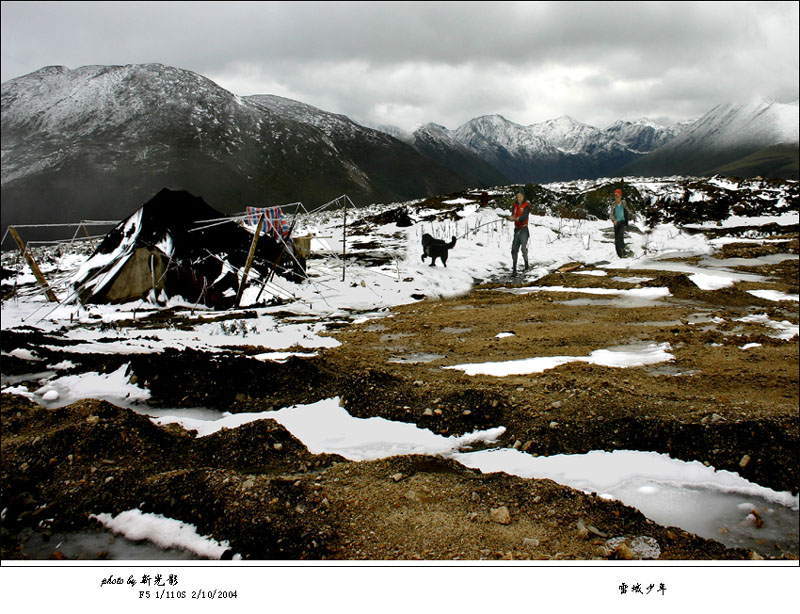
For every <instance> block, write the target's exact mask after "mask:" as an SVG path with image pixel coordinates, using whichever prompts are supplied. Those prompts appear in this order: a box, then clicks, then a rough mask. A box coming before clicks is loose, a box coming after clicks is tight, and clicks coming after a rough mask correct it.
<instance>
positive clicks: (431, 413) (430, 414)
mask: <svg viewBox="0 0 800 614" xmlns="http://www.w3.org/2000/svg"><path fill="white" fill-rule="evenodd" d="M422 415H423V416H432V415H433V410H432V409H431V408H430V407H428V408H427V409H426V410H425V411H424V412H422Z"/></svg>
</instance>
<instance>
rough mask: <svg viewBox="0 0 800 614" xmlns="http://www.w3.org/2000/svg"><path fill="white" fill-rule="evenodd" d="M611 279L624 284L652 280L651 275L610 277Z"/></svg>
mask: <svg viewBox="0 0 800 614" xmlns="http://www.w3.org/2000/svg"><path fill="white" fill-rule="evenodd" d="M611 279H612V280H613V281H621V282H623V283H626V284H643V283H644V282H646V281H653V278H652V277H612V278H611Z"/></svg>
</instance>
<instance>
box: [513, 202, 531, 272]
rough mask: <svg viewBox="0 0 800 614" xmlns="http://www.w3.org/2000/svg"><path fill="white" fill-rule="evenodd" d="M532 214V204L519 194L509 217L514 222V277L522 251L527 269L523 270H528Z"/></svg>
mask: <svg viewBox="0 0 800 614" xmlns="http://www.w3.org/2000/svg"><path fill="white" fill-rule="evenodd" d="M530 213H531V204H530V203H529V202H528V201H527V200H525V195H524V194H523V193H522V192H520V193H519V194H517V200H516V201H515V202H514V208H513V210H512V212H511V216H510V217H509V219H510V220H513V222H514V240H513V241H512V242H511V262H512V265H513V268H512V274H513V275H516V274H517V254H518V253H519V251H520V249H521V250H522V259H523V260H524V261H525V268H524V269H522V270H523V271H527V270H528V238H529V237H530V233H529V231H528V216H529V215H530Z"/></svg>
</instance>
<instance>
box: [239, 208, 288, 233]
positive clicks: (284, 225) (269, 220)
mask: <svg viewBox="0 0 800 614" xmlns="http://www.w3.org/2000/svg"><path fill="white" fill-rule="evenodd" d="M262 214H263V215H264V226H263V227H262V229H261V232H262V233H263V234H270V235H272V236H273V237H274V238H276V239H279V238H283V239H288V238H289V221H288V220H287V219H286V217H284V215H283V210H282V209H281V208H280V207H247V213H246V216H245V220H244V222H245V224H247V225H248V226H254V227H255V226H258V219H259V218H260V217H261V215H262Z"/></svg>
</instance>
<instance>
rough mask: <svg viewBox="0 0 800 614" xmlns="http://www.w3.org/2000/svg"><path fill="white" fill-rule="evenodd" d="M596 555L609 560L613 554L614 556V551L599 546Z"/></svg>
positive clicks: (595, 550) (595, 551)
mask: <svg viewBox="0 0 800 614" xmlns="http://www.w3.org/2000/svg"><path fill="white" fill-rule="evenodd" d="M594 553H595V555H596V556H599V557H600V558H603V559H607V558H608V557H610V556H611V555H612V554H614V551H613V550H612V549H611V548H609V547H608V546H597V548H595V549H594Z"/></svg>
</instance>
